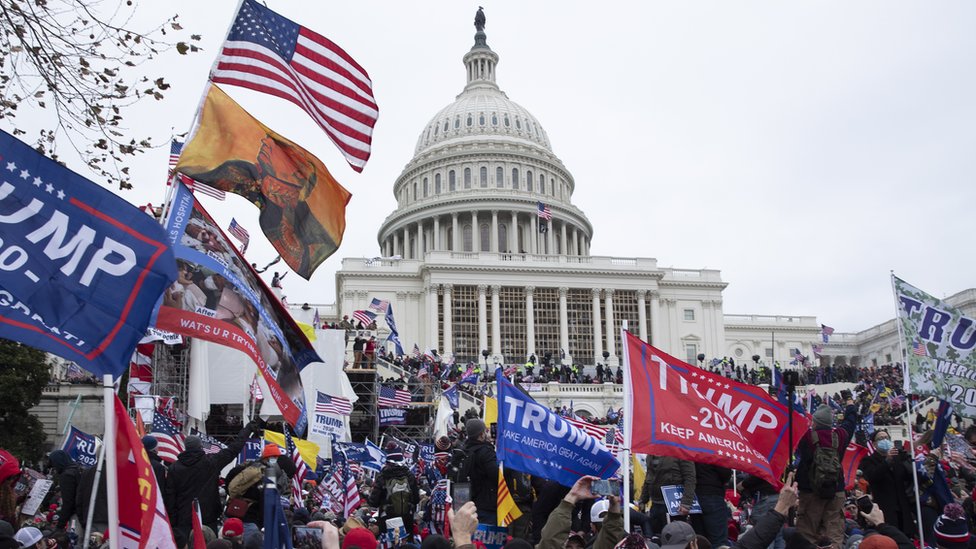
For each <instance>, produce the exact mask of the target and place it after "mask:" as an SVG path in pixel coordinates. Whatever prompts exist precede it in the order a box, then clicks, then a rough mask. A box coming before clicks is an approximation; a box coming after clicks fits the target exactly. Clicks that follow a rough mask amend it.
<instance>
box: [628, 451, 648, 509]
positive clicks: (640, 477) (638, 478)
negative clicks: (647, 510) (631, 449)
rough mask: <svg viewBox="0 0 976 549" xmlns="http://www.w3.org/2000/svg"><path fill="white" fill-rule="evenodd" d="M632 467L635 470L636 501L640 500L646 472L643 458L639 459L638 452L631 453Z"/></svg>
mask: <svg viewBox="0 0 976 549" xmlns="http://www.w3.org/2000/svg"><path fill="white" fill-rule="evenodd" d="M630 469H631V470H632V471H633V472H634V501H640V497H641V489H642V488H644V477H645V476H646V473H645V472H644V465H643V464H642V463H641V460H639V459H637V454H630Z"/></svg>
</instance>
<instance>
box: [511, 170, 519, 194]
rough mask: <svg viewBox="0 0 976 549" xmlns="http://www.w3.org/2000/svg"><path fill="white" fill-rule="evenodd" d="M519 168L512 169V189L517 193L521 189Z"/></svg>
mask: <svg viewBox="0 0 976 549" xmlns="http://www.w3.org/2000/svg"><path fill="white" fill-rule="evenodd" d="M518 175H519V174H518V168H512V188H513V189H515V190H516V191H517V190H518V188H519V177H518Z"/></svg>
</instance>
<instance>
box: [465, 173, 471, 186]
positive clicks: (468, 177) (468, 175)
mask: <svg viewBox="0 0 976 549" xmlns="http://www.w3.org/2000/svg"><path fill="white" fill-rule="evenodd" d="M464 188H465V189H470V188H471V168H464Z"/></svg>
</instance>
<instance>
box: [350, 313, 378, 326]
mask: <svg viewBox="0 0 976 549" xmlns="http://www.w3.org/2000/svg"><path fill="white" fill-rule="evenodd" d="M352 318H353V320H355V321H357V322H360V323H362V325H363V326H369V325H370V324H372V323H373V321H374V320H376V313H374V312H372V311H353V312H352Z"/></svg>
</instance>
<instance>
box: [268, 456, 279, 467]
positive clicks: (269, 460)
mask: <svg viewBox="0 0 976 549" xmlns="http://www.w3.org/2000/svg"><path fill="white" fill-rule="evenodd" d="M275 463H278V458H276V457H273V458H268V465H274V464H275Z"/></svg>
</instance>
